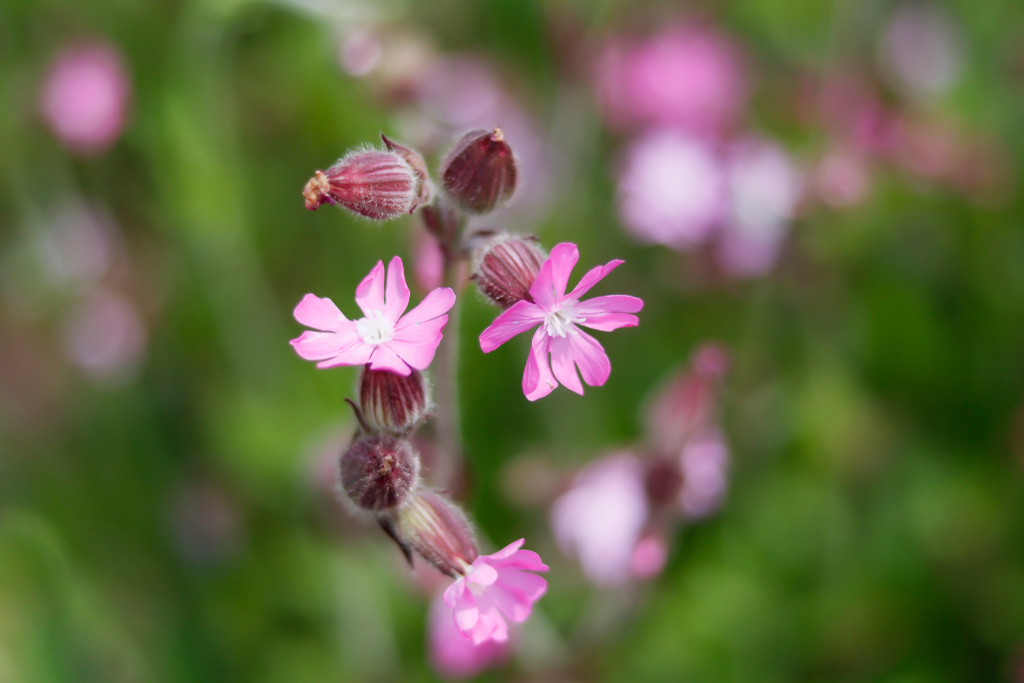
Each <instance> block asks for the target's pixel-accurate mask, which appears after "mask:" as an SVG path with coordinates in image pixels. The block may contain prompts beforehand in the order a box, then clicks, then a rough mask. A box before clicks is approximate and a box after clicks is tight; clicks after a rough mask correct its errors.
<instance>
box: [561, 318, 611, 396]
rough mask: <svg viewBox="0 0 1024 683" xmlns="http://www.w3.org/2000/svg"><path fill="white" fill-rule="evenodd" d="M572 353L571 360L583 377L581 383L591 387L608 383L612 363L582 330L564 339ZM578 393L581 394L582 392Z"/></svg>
mask: <svg viewBox="0 0 1024 683" xmlns="http://www.w3.org/2000/svg"><path fill="white" fill-rule="evenodd" d="M566 341H567V342H568V343H569V347H570V349H571V353H572V359H573V361H575V362H576V365H577V366H578V367H579V369H580V374H581V375H583V381H584V382H586V383H587V384H589V385H590V386H592V387H599V386H601V385H603V384H604V383H605V382H607V381H608V376H609V375H610V374H611V372H612V363H611V361H610V360H608V354H607V353H605V351H604V348H603V347H602V346H601V344H600V343H598V341H597V340H596V339H594V338H593V337H591V336H590V335H589V334H587V333H586V332H583V331H582V330H581V331H579V332H577V333H576V334H570V335H569V336H568V337H566ZM580 393H583V392H582V391H581V392H580Z"/></svg>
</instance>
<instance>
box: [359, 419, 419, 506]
mask: <svg viewBox="0 0 1024 683" xmlns="http://www.w3.org/2000/svg"><path fill="white" fill-rule="evenodd" d="M419 471H420V458H419V455H418V454H417V453H416V451H414V450H413V448H412V446H411V445H410V444H409V442H408V441H405V440H403V439H397V438H395V437H394V436H391V435H390V434H372V435H370V436H362V437H360V438H358V439H356V440H355V441H354V442H353V443H352V445H351V446H350V447H349V449H348V450H347V451H345V454H344V455H342V456H341V485H342V488H344V489H345V493H346V494H348V497H349V498H350V499H352V502H354V503H355V504H356V505H358V506H359V507H360V508H363V509H364V510H372V511H377V512H379V511H384V510H390V509H392V508H395V507H398V506H399V505H401V504H402V503H403V502H405V501H406V500H407V499H408V498H409V495H410V494H411V493H412V492H413V490H414V489H415V488H416V485H417V482H418V478H419Z"/></svg>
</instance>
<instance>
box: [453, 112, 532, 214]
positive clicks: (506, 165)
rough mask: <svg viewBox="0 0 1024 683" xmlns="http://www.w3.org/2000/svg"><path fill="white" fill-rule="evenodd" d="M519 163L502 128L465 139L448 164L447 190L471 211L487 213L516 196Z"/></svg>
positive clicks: (467, 134) (476, 132) (484, 131)
mask: <svg viewBox="0 0 1024 683" xmlns="http://www.w3.org/2000/svg"><path fill="white" fill-rule="evenodd" d="M517 175H518V173H517V169H516V160H515V158H514V157H513V156H512V148H511V147H509V146H508V143H507V142H505V136H504V135H503V134H502V132H501V129H500V128H495V129H494V130H493V131H486V130H473V131H470V132H468V133H466V134H465V135H463V136H462V139H461V140H459V143H458V144H457V145H456V146H455V149H454V150H452V152H451V154H449V155H448V158H447V159H446V160H445V162H444V167H443V168H442V173H441V178H442V181H443V183H444V189H445V190H446V191H447V192H448V194H449V195H451V197H452V198H453V199H454V200H455V201H456V202H458V203H459V205H460V206H462V208H464V209H466V210H467V211H473V212H476V213H487V212H488V211H491V210H492V209H494V208H495V206H497V205H498V204H499V203H500V202H504V201H506V200H508V199H509V197H511V196H512V193H513V192H515V189H516V181H517Z"/></svg>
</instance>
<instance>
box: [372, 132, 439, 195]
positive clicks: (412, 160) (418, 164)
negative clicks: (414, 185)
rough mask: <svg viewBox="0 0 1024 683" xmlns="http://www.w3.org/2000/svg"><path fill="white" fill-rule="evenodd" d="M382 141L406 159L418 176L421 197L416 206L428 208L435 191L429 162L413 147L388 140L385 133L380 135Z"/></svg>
mask: <svg viewBox="0 0 1024 683" xmlns="http://www.w3.org/2000/svg"><path fill="white" fill-rule="evenodd" d="M380 139H381V140H383V141H384V146H385V147H387V148H388V149H389V150H390V151H392V152H394V153H395V154H397V155H398V156H400V157H402V158H403V159H405V160H406V162H408V164H409V168H411V169H412V172H413V173H415V174H416V178H417V179H418V180H419V183H420V194H419V197H417V202H416V204H417V205H418V206H426V205H427V204H429V203H430V198H431V195H433V191H432V188H431V184H430V171H428V170H427V162H425V161H424V160H423V155H421V154H420V153H419V152H417V151H416V150H414V149H413V148H412V147H406V146H405V145H400V144H398V143H397V142H395V141H394V140H390V139H388V137H387V136H386V135H384V133H381V134H380Z"/></svg>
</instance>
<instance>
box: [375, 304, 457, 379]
mask: <svg viewBox="0 0 1024 683" xmlns="http://www.w3.org/2000/svg"><path fill="white" fill-rule="evenodd" d="M447 322H448V316H446V315H442V316H441V317H440V318H434V319H433V320H428V321H427V322H424V323H420V325H419V326H417V327H407V328H405V329H404V330H402V331H401V332H396V333H395V338H394V339H392V340H391V341H389V342H388V344H387V346H388V347H389V348H390V349H391V350H392V351H394V352H395V353H396V354H398V357H399V358H401V359H402V360H403V361H405V362H406V363H408V364H409V365H410V366H411V367H412V368H413V369H415V370H426V369H427V368H428V367H429V366H430V364H431V363H432V362H433V360H434V354H435V353H436V352H437V346H438V344H439V343H440V342H441V328H442V327H444V326H445V324H446V323H447Z"/></svg>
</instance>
